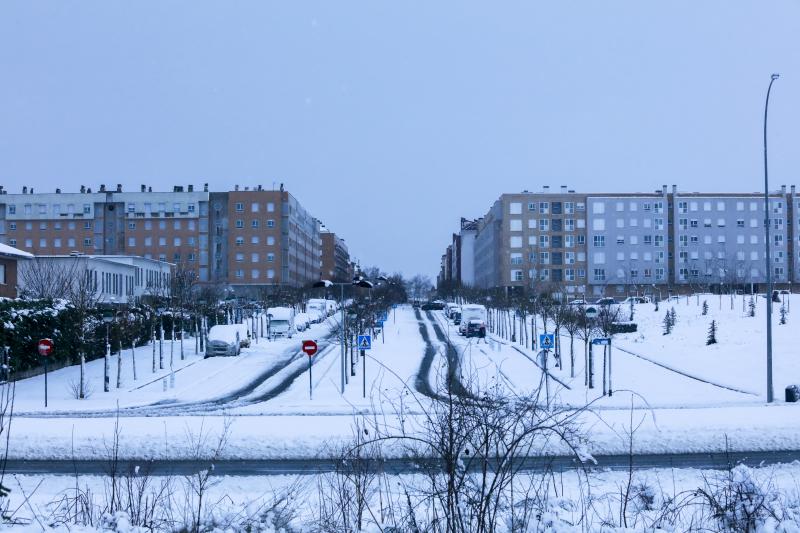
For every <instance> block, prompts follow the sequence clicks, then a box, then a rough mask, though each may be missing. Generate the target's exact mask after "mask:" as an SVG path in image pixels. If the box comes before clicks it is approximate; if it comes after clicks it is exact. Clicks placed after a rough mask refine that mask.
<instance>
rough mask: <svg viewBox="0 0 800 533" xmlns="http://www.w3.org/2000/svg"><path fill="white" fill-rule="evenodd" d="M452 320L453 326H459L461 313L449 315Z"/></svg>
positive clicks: (456, 312) (455, 312) (454, 312)
mask: <svg viewBox="0 0 800 533" xmlns="http://www.w3.org/2000/svg"><path fill="white" fill-rule="evenodd" d="M450 316H451V317H452V319H453V325H454V326H457V325H459V324H461V313H460V312H458V311H453V312H452V313H451V315H450Z"/></svg>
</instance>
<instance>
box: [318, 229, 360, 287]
mask: <svg viewBox="0 0 800 533" xmlns="http://www.w3.org/2000/svg"><path fill="white" fill-rule="evenodd" d="M320 237H321V239H322V278H323V279H327V280H330V281H338V282H345V281H349V280H351V279H353V270H352V268H351V263H350V252H349V251H348V249H347V244H345V242H344V239H342V238H340V237H339V236H338V235H336V234H335V233H333V232H332V231H328V230H327V229H324V228H323V229H322V230H321V232H320Z"/></svg>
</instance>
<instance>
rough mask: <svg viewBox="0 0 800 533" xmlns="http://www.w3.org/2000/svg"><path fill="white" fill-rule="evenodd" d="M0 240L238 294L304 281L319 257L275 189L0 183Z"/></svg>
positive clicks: (312, 221)
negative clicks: (172, 269)
mask: <svg viewBox="0 0 800 533" xmlns="http://www.w3.org/2000/svg"><path fill="white" fill-rule="evenodd" d="M0 243H4V244H8V245H9V246H13V247H17V248H19V249H21V250H24V251H26V252H29V253H32V254H34V255H68V254H70V253H72V252H77V253H82V254H85V255H138V256H142V257H145V258H148V259H153V260H157V261H162V262H170V263H174V264H175V265H177V266H178V267H179V268H182V269H188V270H192V271H194V272H195V273H196V274H197V278H198V280H199V281H200V282H201V283H220V284H225V285H228V286H230V287H232V288H233V289H235V290H237V291H240V292H246V291H247V290H249V289H252V288H259V287H271V286H279V285H282V286H292V287H301V286H304V285H307V284H309V283H312V282H313V281H316V280H318V279H319V274H320V268H321V261H322V241H321V238H320V223H319V221H318V220H317V219H316V218H314V217H313V216H312V215H311V214H310V213H309V212H308V211H307V210H306V209H305V208H304V207H303V206H302V205H301V204H300V203H299V202H298V200H297V199H296V198H295V197H294V196H292V195H291V194H290V193H289V192H288V191H286V190H284V188H283V185H281V186H280V188H279V189H277V190H265V189H263V188H262V187H261V186H256V187H252V188H251V187H243V188H240V187H239V186H238V185H235V186H234V187H233V190H230V191H225V192H209V190H208V186H207V185H206V186H205V187H204V188H203V190H202V191H198V190H195V189H194V187H193V186H192V185H188V186H187V187H185V188H184V187H183V186H179V185H176V186H174V187H173V190H172V191H171V192H158V191H153V190H152V188H150V187H146V186H144V185H142V186H141V189H140V190H139V191H136V192H123V190H122V186H120V185H117V187H116V189H114V190H110V189H106V187H105V186H104V185H101V186H100V188H99V189H98V190H97V191H95V192H92V190H91V189H90V188H87V187H84V186H82V187H81V189H80V192H75V193H67V192H61V190H60V189H56V192H54V193H34V192H33V189H30V190H29V189H28V188H27V187H23V190H22V194H9V193H8V192H7V191H5V190H3V188H2V187H0Z"/></svg>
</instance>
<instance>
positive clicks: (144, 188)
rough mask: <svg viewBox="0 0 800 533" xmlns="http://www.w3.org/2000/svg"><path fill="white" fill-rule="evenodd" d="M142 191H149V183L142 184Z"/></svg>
mask: <svg viewBox="0 0 800 533" xmlns="http://www.w3.org/2000/svg"><path fill="white" fill-rule="evenodd" d="M141 191H142V192H147V185H145V184H144V183H142V185H141Z"/></svg>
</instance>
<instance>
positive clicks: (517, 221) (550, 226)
mask: <svg viewBox="0 0 800 533" xmlns="http://www.w3.org/2000/svg"><path fill="white" fill-rule="evenodd" d="M508 223H509V230H510V231H522V219H521V218H512V219H509V221H508ZM585 227H586V220H585V219H583V218H579V219H577V221H576V220H575V219H574V218H565V219H560V218H554V219H549V218H540V219H536V218H529V219H528V229H539V231H551V230H552V231H575V228H578V229H584V228H585Z"/></svg>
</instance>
